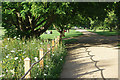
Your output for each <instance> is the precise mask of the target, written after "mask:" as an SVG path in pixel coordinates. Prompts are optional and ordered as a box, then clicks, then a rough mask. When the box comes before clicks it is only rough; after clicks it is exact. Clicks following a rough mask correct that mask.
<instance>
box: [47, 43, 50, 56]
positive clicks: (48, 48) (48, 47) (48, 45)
mask: <svg viewBox="0 0 120 80" xmlns="http://www.w3.org/2000/svg"><path fill="white" fill-rule="evenodd" d="M49 50H50V44H47V51H49ZM49 54H50V52H49V53H48V56H49Z"/></svg>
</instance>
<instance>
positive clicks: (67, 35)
mask: <svg viewBox="0 0 120 80" xmlns="http://www.w3.org/2000/svg"><path fill="white" fill-rule="evenodd" d="M49 31H51V30H49ZM52 32H53V33H52V34H42V35H41V38H42V39H54V38H56V37H57V36H59V35H60V33H59V32H58V31H56V30H52ZM80 35H82V33H80V32H78V31H76V30H70V31H69V33H67V32H65V37H63V38H70V37H77V36H80Z"/></svg>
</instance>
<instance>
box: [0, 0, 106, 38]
mask: <svg viewBox="0 0 120 80" xmlns="http://www.w3.org/2000/svg"><path fill="white" fill-rule="evenodd" d="M107 5H108V3H79V2H78V3H76V2H72V3H70V2H61V3H56V2H14V3H12V2H3V5H2V6H3V9H2V13H3V14H2V16H3V17H2V21H3V25H2V26H3V27H5V29H6V30H7V32H6V34H7V35H8V36H10V37H14V36H19V35H21V37H24V36H26V37H27V38H30V36H36V37H39V36H40V35H41V34H42V33H44V32H45V31H46V30H47V29H48V28H49V27H50V26H52V25H53V24H54V25H56V27H57V29H58V31H59V32H60V33H61V36H62V34H63V30H64V28H67V27H65V26H66V25H68V24H70V25H79V24H80V23H82V24H84V23H86V22H87V23H90V22H89V19H88V17H90V18H92V19H95V18H96V17H98V19H100V20H103V18H104V16H105V14H106V11H105V8H106V6H107ZM81 16H82V17H81ZM79 19H80V20H79ZM82 20H85V21H86V22H85V21H84V22H82ZM80 21H81V22H80ZM84 25H86V24H84Z"/></svg>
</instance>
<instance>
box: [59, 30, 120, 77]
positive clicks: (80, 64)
mask: <svg viewBox="0 0 120 80" xmlns="http://www.w3.org/2000/svg"><path fill="white" fill-rule="evenodd" d="M78 31H80V32H83V34H84V35H82V36H79V37H74V38H73V39H75V40H76V41H74V42H71V43H67V44H66V45H67V50H68V55H67V57H66V62H65V64H64V66H63V71H62V73H61V78H118V48H117V47H116V46H117V44H118V43H117V41H118V36H108V37H105V36H100V35H97V34H94V33H91V32H88V31H86V30H78ZM71 39H72V38H71ZM86 49H87V50H86Z"/></svg>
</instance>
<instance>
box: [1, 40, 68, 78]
mask: <svg viewBox="0 0 120 80" xmlns="http://www.w3.org/2000/svg"><path fill="white" fill-rule="evenodd" d="M49 43H50V45H51V41H49ZM47 44H48V43H47V42H45V41H41V40H38V39H32V40H27V41H25V40H24V39H23V40H20V39H19V38H14V39H11V38H7V39H5V40H4V41H3V44H2V53H3V54H2V55H3V57H2V59H3V63H2V65H3V66H2V75H3V78H9V79H12V78H21V77H22V76H23V75H24V59H25V58H26V57H29V58H30V60H31V64H33V63H34V62H36V61H37V60H38V59H39V49H40V48H43V49H44V52H46V51H47V47H46V46H47ZM49 55H50V56H49V57H48V54H47V55H46V56H45V58H44V69H43V70H41V68H40V65H39V64H37V65H35V66H34V67H33V68H32V70H31V78H59V75H60V72H61V69H62V64H63V62H64V57H65V55H66V50H65V46H64V45H59V46H58V48H57V49H55V51H54V54H52V52H51V53H50V54H49Z"/></svg>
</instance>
